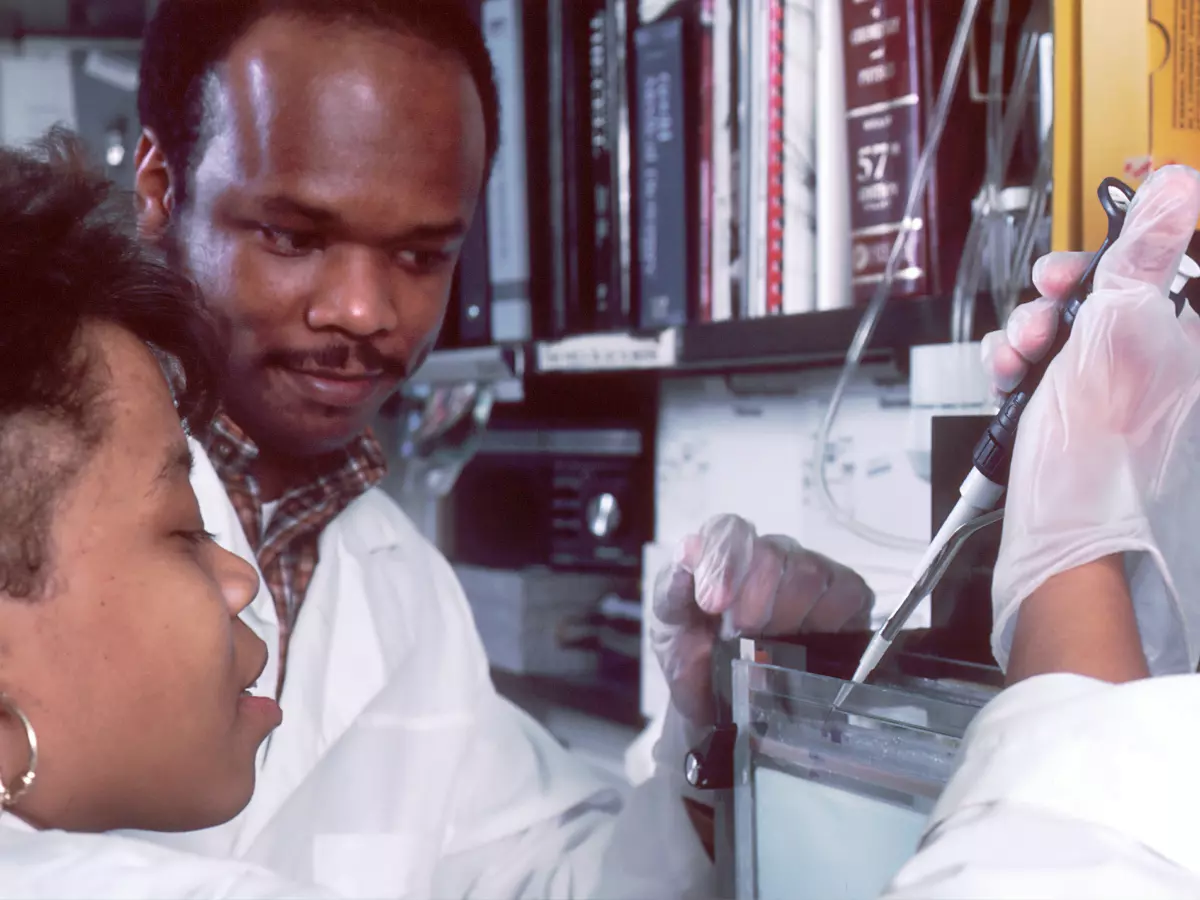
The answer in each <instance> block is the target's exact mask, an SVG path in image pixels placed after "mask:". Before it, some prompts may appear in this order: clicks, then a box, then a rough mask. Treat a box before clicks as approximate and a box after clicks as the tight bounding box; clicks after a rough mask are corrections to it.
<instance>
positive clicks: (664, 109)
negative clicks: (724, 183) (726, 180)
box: [634, 18, 694, 328]
mask: <svg viewBox="0 0 1200 900" xmlns="http://www.w3.org/2000/svg"><path fill="white" fill-rule="evenodd" d="M634 40H635V58H634V69H635V73H636V75H635V85H636V89H637V90H636V98H635V104H636V106H635V109H636V122H637V124H638V136H639V141H638V145H637V149H638V153H637V163H636V164H637V188H638V220H637V231H638V237H639V251H640V252H639V254H638V263H639V265H638V273H637V274H638V279H637V294H638V297H639V298H640V301H641V307H640V324H641V327H643V328H662V327H667V326H671V325H682V324H685V323H686V322H687V321H688V311H689V310H688V308H689V299H690V296H691V292H690V290H689V280H690V277H689V276H690V275H691V274H692V273H693V271H694V269H693V267H692V265H691V264H690V259H689V257H690V254H689V252H688V249H689V248H688V245H689V240H688V218H689V216H688V213H689V207H690V206H691V204H689V202H688V195H689V187H690V185H691V184H692V183H693V182H692V181H691V180H690V179H689V178H688V172H689V166H688V164H687V129H686V120H685V116H684V71H685V70H684V53H685V50H684V23H683V21H682V20H680V19H675V18H672V19H664V20H661V21H659V22H656V23H654V24H652V25H645V26H643V27H641V28H639V29H638V30H637V32H636V33H635V36H634Z"/></svg>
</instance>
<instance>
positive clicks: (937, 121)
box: [813, 0, 980, 550]
mask: <svg viewBox="0 0 1200 900" xmlns="http://www.w3.org/2000/svg"><path fill="white" fill-rule="evenodd" d="M979 4H980V0H965V2H964V3H963V10H962V13H961V15H960V16H959V19H958V28H957V29H956V30H955V32H954V41H953V43H952V44H951V46H950V54H949V56H948V58H947V60H946V71H945V73H944V74H943V76H942V83H941V87H940V88H939V90H938V98H937V103H936V104H935V105H934V108H933V115H932V116H931V120H930V126H929V133H928V135H927V136H926V139H925V146H924V147H923V148H922V149H921V155H920V157H919V158H918V159H917V167H916V171H915V172H914V173H913V183H912V187H911V189H910V190H909V194H908V200H907V201H906V202H905V204H904V217H903V219H902V221H904V222H909V221H911V220H912V219H913V218H914V217H915V216H916V214H917V210H918V208H919V207H920V204H921V201H922V200H923V199H924V197H925V186H926V184H928V182H929V175H930V171H931V169H932V167H933V161H934V159H935V158H936V156H937V150H938V146H939V145H940V144H941V142H942V134H943V132H944V131H945V130H946V119H947V118H948V115H949V112H950V102H951V101H952V100H953V99H954V92H955V89H956V88H957V87H958V83H959V79H960V77H961V76H962V67H963V60H964V59H965V58H966V55H967V44H968V42H969V41H970V37H971V27H972V26H973V25H974V24H975V17H976V16H977V15H978V13H979ZM907 237H908V234H907V232H906V231H905V230H904V229H903V228H901V229H900V230H899V231H898V232H897V233H896V239H895V240H894V241H893V242H892V249H891V251H890V252H889V253H888V258H887V264H886V265H885V266H884V270H883V279H882V280H881V281H880V282H879V284H878V285H876V286H875V292H874V294H872V295H871V301H870V303H868V304H867V308H866V310H865V311H864V312H863V317H862V319H861V321H860V322H859V323H858V330H857V331H855V333H854V339H853V340H852V341H851V342H850V349H849V350H848V351H847V352H846V363H845V365H844V366H843V367H842V371H841V374H840V375H839V376H838V380H837V383H836V384H835V385H834V388H833V395H832V396H831V397H830V398H829V407H828V408H827V409H826V410H825V418H824V419H823V420H822V422H821V428H820V431H819V432H818V433H817V439H816V442H815V444H814V445H813V465H814V469H815V470H816V476H817V479H816V480H817V493H818V495H819V496H820V498H821V501H822V502H823V503H824V504H825V506H826V507H827V509H828V510H829V512H830V513H831V514H832V516H833V519H834V521H836V522H837V523H838V524H839V525H841V526H842V527H844V528H845V529H847V530H848V531H850V532H851V533H852V534H856V535H858V536H859V537H861V538H863V539H864V540H868V541H871V542H872V543H874V544H878V545H880V546H883V547H893V548H895V549H898V550H922V549H924V548H925V545H926V543H927V542H926V541H920V540H916V539H915V538H906V537H901V536H899V535H895V534H889V533H888V532H886V531H881V530H879V529H877V528H872V527H871V526H869V525H864V524H863V523H861V522H858V521H857V520H855V518H854V515H853V514H852V513H849V512H847V511H846V510H844V509H842V508H841V507H840V506H838V503H837V499H836V498H835V497H834V496H833V492H832V491H831V490H830V489H829V481H828V479H827V478H826V477H825V448H826V446H827V445H828V444H829V435H830V433H831V432H832V431H833V423H834V422H835V421H836V420H837V414H838V410H839V409H840V408H841V405H842V398H843V397H844V396H845V394H846V389H847V388H848V387H849V386H850V382H851V381H852V380H853V379H854V376H855V375H857V374H858V369H859V366H860V365H861V364H862V357H863V353H864V352H865V351H866V349H867V345H868V344H869V343H870V342H871V337H872V336H873V335H874V333H875V327H876V326H877V325H878V324H879V316H880V314H881V313H882V312H883V307H884V305H885V304H886V303H887V301H888V297H889V295H890V294H891V290H892V282H893V281H894V280H895V277H896V264H897V263H898V262H899V261H900V254H901V252H902V251H903V249H904V242H905V239H906V238H907Z"/></svg>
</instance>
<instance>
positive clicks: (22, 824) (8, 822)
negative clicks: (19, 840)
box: [0, 812, 37, 834]
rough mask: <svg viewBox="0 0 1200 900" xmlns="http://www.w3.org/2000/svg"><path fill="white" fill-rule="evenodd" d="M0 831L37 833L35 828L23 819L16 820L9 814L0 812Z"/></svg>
mask: <svg viewBox="0 0 1200 900" xmlns="http://www.w3.org/2000/svg"><path fill="white" fill-rule="evenodd" d="M0 829H7V830H9V831H19V832H21V833H22V834H32V833H33V832H35V831H37V829H36V828H34V827H33V826H32V825H30V824H29V823H28V822H26V821H25V820H24V819H19V818H17V817H16V816H14V815H13V814H12V813H11V812H0Z"/></svg>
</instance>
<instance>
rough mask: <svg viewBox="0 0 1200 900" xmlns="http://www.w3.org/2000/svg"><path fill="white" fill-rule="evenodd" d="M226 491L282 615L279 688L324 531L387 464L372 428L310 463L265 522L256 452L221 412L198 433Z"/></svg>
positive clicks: (380, 476)
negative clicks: (205, 428)
mask: <svg viewBox="0 0 1200 900" xmlns="http://www.w3.org/2000/svg"><path fill="white" fill-rule="evenodd" d="M200 442H201V444H203V446H204V448H205V450H206V451H207V452H208V455H209V458H210V459H211V460H212V464H213V468H215V469H216V471H217V474H218V475H219V476H220V478H221V481H222V483H223V484H224V486H225V491H226V493H227V494H228V495H229V499H230V501H231V502H232V503H233V506H234V509H236V510H237V514H238V519H239V520H240V521H241V523H242V530H243V531H244V532H245V533H246V538H247V540H249V542H250V546H251V547H252V548H253V550H254V554H255V557H256V558H257V560H258V565H259V568H260V569H261V570H262V573H263V580H264V581H265V582H266V584H267V587H268V588H269V590H270V591H271V596H272V597H273V599H274V601H275V612H276V614H277V616H278V618H279V642H280V648H279V649H280V665H279V685H280V689H282V686H283V675H284V671H285V666H286V659H287V646H288V640H289V638H290V636H291V632H292V628H293V627H294V626H295V623H296V617H297V616H298V615H299V612H300V607H301V605H302V604H303V603H304V598H305V596H306V594H307V592H308V586H309V583H310V582H311V581H312V576H313V572H314V571H315V570H316V567H317V562H318V561H319V559H318V557H319V550H318V541H319V538H320V536H321V532H322V531H324V530H325V528H326V526H328V525H329V523H330V522H332V521H333V520H334V519H335V518H336V517H337V516H338V515H339V514H340V513H341V512H342V511H343V510H344V509H345V508H346V507H347V506H349V505H350V504H351V503H352V502H353V501H354V500H356V499H357V498H358V497H360V496H362V495H363V494H365V493H366V492H367V491H369V490H370V489H371V488H373V487H374V486H375V485H377V484H379V482H380V481H382V480H383V477H384V474H385V473H386V470H387V464H386V460H385V457H384V455H383V450H382V448H381V447H380V446H379V442H378V441H377V440H376V438H375V436H374V435H373V434H372V433H371V431H370V429H367V430H366V431H364V432H363V433H362V434H361V435H359V436H358V437H357V438H355V439H354V440H353V441H351V442H350V444H348V445H347V446H346V447H344V448H342V449H341V450H338V451H336V452H334V453H330V454H326V455H324V456H321V457H319V458H317V459H315V460H313V462H312V465H311V466H310V468H309V470H308V471H306V472H304V474H303V478H302V479H301V480H300V482H299V483H298V484H296V485H293V486H292V487H291V488H289V489H288V490H287V491H286V492H285V493H284V494H283V496H282V497H280V498H278V505H277V506H276V508H275V511H274V513H273V515H272V516H271V520H270V521H269V522H267V523H264V522H263V500H262V492H261V489H260V486H259V484H258V480H257V479H256V478H255V477H254V475H253V474H252V472H253V463H254V461H255V460H256V459H257V458H258V448H257V447H256V446H255V445H254V442H253V441H251V440H250V438H248V437H247V436H246V433H245V432H244V431H242V430H241V429H240V428H239V427H238V426H237V425H236V424H234V422H233V420H231V419H230V418H229V417H228V416H227V415H224V414H220V415H218V416H217V418H216V419H215V420H214V421H213V423H212V424H211V425H210V426H209V428H208V429H207V430H206V432H205V433H204V434H203V435H201V436H200Z"/></svg>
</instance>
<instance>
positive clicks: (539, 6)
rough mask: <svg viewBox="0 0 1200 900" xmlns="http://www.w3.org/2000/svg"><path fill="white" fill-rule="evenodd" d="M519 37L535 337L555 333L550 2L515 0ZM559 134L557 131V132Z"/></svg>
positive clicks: (530, 277) (554, 117)
mask: <svg viewBox="0 0 1200 900" xmlns="http://www.w3.org/2000/svg"><path fill="white" fill-rule="evenodd" d="M520 9H521V14H522V26H523V35H524V42H523V45H522V52H523V54H524V78H525V139H526V141H527V151H526V154H525V166H526V183H525V187H526V204H527V209H528V210H529V220H528V222H529V301H530V307H531V314H532V320H533V321H532V325H533V336H534V338H552V337H555V336H556V329H555V325H554V318H555V311H554V304H555V298H554V296H553V294H552V291H553V284H554V268H553V267H554V259H555V252H556V251H555V240H556V235H555V234H554V213H553V209H552V206H551V195H552V193H553V192H552V190H550V188H549V186H550V183H551V180H552V178H553V170H552V165H551V154H549V153H547V152H546V149H545V148H547V147H549V146H551V144H552V140H551V129H552V126H553V124H555V123H556V120H558V121H561V115H553V116H552V111H551V108H550V95H549V92H548V91H547V85H548V83H549V69H550V41H551V35H550V27H549V18H548V17H549V7H548V4H547V3H546V0H522V2H521V3H520ZM559 137H560V138H561V133H560V135H559Z"/></svg>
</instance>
